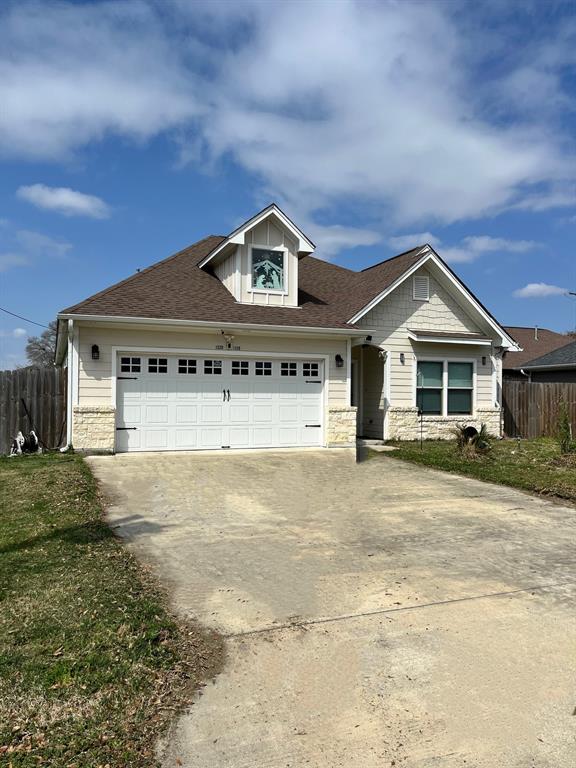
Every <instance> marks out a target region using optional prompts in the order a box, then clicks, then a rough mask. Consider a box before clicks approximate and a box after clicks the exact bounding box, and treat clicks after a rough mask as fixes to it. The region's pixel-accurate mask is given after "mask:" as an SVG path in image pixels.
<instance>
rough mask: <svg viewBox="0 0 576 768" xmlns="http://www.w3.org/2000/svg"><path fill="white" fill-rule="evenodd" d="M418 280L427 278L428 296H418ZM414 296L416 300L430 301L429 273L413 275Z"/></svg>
mask: <svg viewBox="0 0 576 768" xmlns="http://www.w3.org/2000/svg"><path fill="white" fill-rule="evenodd" d="M416 280H426V298H425V299H423V298H422V297H421V296H416ZM412 298H413V299H414V301H430V276H429V275H413V276H412Z"/></svg>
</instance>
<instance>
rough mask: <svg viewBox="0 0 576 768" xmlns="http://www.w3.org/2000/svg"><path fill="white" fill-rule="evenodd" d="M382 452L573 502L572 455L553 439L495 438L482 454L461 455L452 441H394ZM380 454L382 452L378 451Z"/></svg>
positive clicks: (575, 459) (575, 461) (575, 468)
mask: <svg viewBox="0 0 576 768" xmlns="http://www.w3.org/2000/svg"><path fill="white" fill-rule="evenodd" d="M394 445H396V446H397V450H396V451H394V453H391V454H386V455H388V456H391V457H392V458H398V459H405V460H406V461H412V462H415V463H416V464H425V465H426V466H428V467H434V468H436V469H443V470H445V471H447V472H456V473H458V474H460V475H470V476H471V477H476V478H477V479H478V480H489V481H490V482H493V483H502V484H503V485H511V486H513V487H514V488H523V489H524V490H526V491H533V492H535V493H541V494H545V495H549V496H558V497H560V498H562V499H569V500H570V501H576V454H569V455H567V456H562V455H561V454H560V450H559V448H558V445H557V443H556V442H555V441H554V440H551V439H547V438H542V439H539V440H521V441H520V443H518V442H517V441H516V440H499V441H497V442H495V443H494V446H493V448H492V449H491V451H490V452H489V453H488V454H487V455H486V456H480V457H478V458H475V459H466V458H464V457H463V456H462V455H461V454H460V453H459V452H458V451H457V449H456V446H455V444H454V442H453V441H448V440H443V441H430V442H428V441H425V442H424V443H423V449H422V450H420V443H416V442H414V443H412V442H410V443H408V442H401V443H394ZM378 455H379V456H381V455H382V454H378Z"/></svg>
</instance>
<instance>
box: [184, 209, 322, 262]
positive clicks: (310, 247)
mask: <svg viewBox="0 0 576 768" xmlns="http://www.w3.org/2000/svg"><path fill="white" fill-rule="evenodd" d="M272 215H274V216H276V217H277V218H278V219H280V221H281V223H282V224H283V225H284V226H285V227H286V229H288V230H289V231H290V232H291V233H292V234H293V235H294V237H295V238H296V240H297V241H298V251H299V252H302V253H313V252H314V250H315V249H316V246H315V245H314V243H313V242H312V241H311V240H309V239H308V238H307V237H306V235H305V234H304V232H302V230H301V229H298V227H297V226H296V225H295V224H294V223H293V222H291V221H290V219H289V218H288V217H287V216H286V214H285V213H283V212H282V211H281V210H280V208H278V206H277V205H275V204H274V203H273V204H272V205H269V206H268V208H265V209H264V210H263V211H261V212H260V213H258V214H256V216H253V217H252V218H251V219H248V221H246V222H244V224H242V225H241V226H240V227H238V228H237V229H235V230H234V231H233V232H232V233H231V234H229V235H228V237H227V238H226V240H224V241H223V242H222V243H220V245H219V246H217V247H216V248H215V249H214V250H213V251H212V252H211V253H209V254H208V256H206V258H205V259H203V260H202V261H201V262H200V264H198V266H199V267H200V269H202V267H204V266H206V264H208V263H209V262H210V261H212V259H213V258H214V257H215V256H217V255H218V254H219V253H220V252H221V251H222V250H223V249H224V248H225V247H226V246H227V245H229V244H230V243H236V244H237V245H244V244H245V235H246V232H247V230H249V229H252V227H255V226H257V225H258V224H260V222H261V221H264V220H265V219H267V218H268V217H269V216H272Z"/></svg>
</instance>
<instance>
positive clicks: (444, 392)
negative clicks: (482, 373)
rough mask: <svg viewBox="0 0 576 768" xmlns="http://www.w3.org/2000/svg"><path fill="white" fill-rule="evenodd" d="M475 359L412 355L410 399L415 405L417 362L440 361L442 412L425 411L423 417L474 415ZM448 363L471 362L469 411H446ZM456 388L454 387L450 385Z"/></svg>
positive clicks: (416, 404) (416, 395)
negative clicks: (470, 407)
mask: <svg viewBox="0 0 576 768" xmlns="http://www.w3.org/2000/svg"><path fill="white" fill-rule="evenodd" d="M477 362H478V361H477V360H476V358H475V357H434V356H433V355H423V356H422V357H417V356H414V372H413V377H412V394H413V397H412V401H413V403H414V406H415V407H418V363H442V413H441V414H433V413H425V414H424V418H425V419H426V418H431V419H438V418H449V419H454V418H458V419H466V417H469V418H473V417H475V416H476V400H477V388H478V379H477V375H476V366H477ZM448 363H472V412H471V413H448ZM452 389H456V387H452Z"/></svg>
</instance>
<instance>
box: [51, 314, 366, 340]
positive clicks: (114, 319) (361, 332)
mask: <svg viewBox="0 0 576 768" xmlns="http://www.w3.org/2000/svg"><path fill="white" fill-rule="evenodd" d="M58 319H59V320H84V321H85V322H90V323H99V322H100V323H132V324H135V325H169V326H176V327H183V328H207V329H210V328H213V329H215V330H219V329H221V328H222V329H228V328H230V329H232V330H236V331H238V332H240V331H243V330H245V331H263V332H270V331H273V332H278V333H313V334H316V335H318V334H322V335H324V336H334V335H337V336H366V335H367V334H368V335H369V334H375V333H376V331H374V330H370V329H369V328H362V329H361V328H321V327H318V326H307V325H267V324H264V323H229V322H226V323H220V322H215V321H213V320H171V319H168V318H157V317H129V316H128V317H127V316H124V315H76V314H60V315H58Z"/></svg>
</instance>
